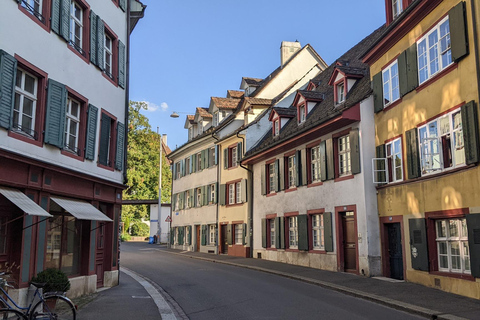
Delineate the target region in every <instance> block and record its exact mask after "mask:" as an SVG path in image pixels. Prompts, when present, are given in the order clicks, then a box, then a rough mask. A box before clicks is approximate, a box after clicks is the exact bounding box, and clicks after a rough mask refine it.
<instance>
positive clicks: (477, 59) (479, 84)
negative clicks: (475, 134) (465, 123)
mask: <svg viewBox="0 0 480 320" xmlns="http://www.w3.org/2000/svg"><path fill="white" fill-rule="evenodd" d="M475 1H477V0H470V3H471V7H472V25H473V45H474V46H475V65H476V69H477V70H476V71H477V94H478V101H479V103H480V57H479V53H478V50H479V47H478V33H477V19H476V16H475V14H476V11H477V10H476V8H475ZM477 121H478V119H477Z"/></svg>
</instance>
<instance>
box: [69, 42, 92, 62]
mask: <svg viewBox="0 0 480 320" xmlns="http://www.w3.org/2000/svg"><path fill="white" fill-rule="evenodd" d="M67 46H68V49H70V51H72V52H73V53H75V54H76V55H77V56H79V57H80V59H82V60H83V61H85V63H86V64H90V60H88V59H87V57H84V56H82V54H81V53H80V52H78V50H77V49H75V48H74V47H73V46H72V45H70V44H67ZM82 49H83V48H82ZM83 51H84V52H85V54H86V52H87V51H85V50H83Z"/></svg>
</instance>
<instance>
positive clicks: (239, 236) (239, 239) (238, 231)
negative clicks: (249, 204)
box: [234, 223, 243, 245]
mask: <svg viewBox="0 0 480 320" xmlns="http://www.w3.org/2000/svg"><path fill="white" fill-rule="evenodd" d="M234 229H235V244H240V245H243V223H238V224H234Z"/></svg>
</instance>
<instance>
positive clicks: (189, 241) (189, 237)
mask: <svg viewBox="0 0 480 320" xmlns="http://www.w3.org/2000/svg"><path fill="white" fill-rule="evenodd" d="M187 228H188V244H189V245H192V226H188V227H187Z"/></svg>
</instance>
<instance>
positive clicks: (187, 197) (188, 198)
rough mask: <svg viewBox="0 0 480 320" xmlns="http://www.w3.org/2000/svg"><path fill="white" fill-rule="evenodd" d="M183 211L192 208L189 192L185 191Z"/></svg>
mask: <svg viewBox="0 0 480 320" xmlns="http://www.w3.org/2000/svg"><path fill="white" fill-rule="evenodd" d="M185 198H186V200H185V209H189V208H191V207H192V204H191V199H190V190H187V191H185Z"/></svg>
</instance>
